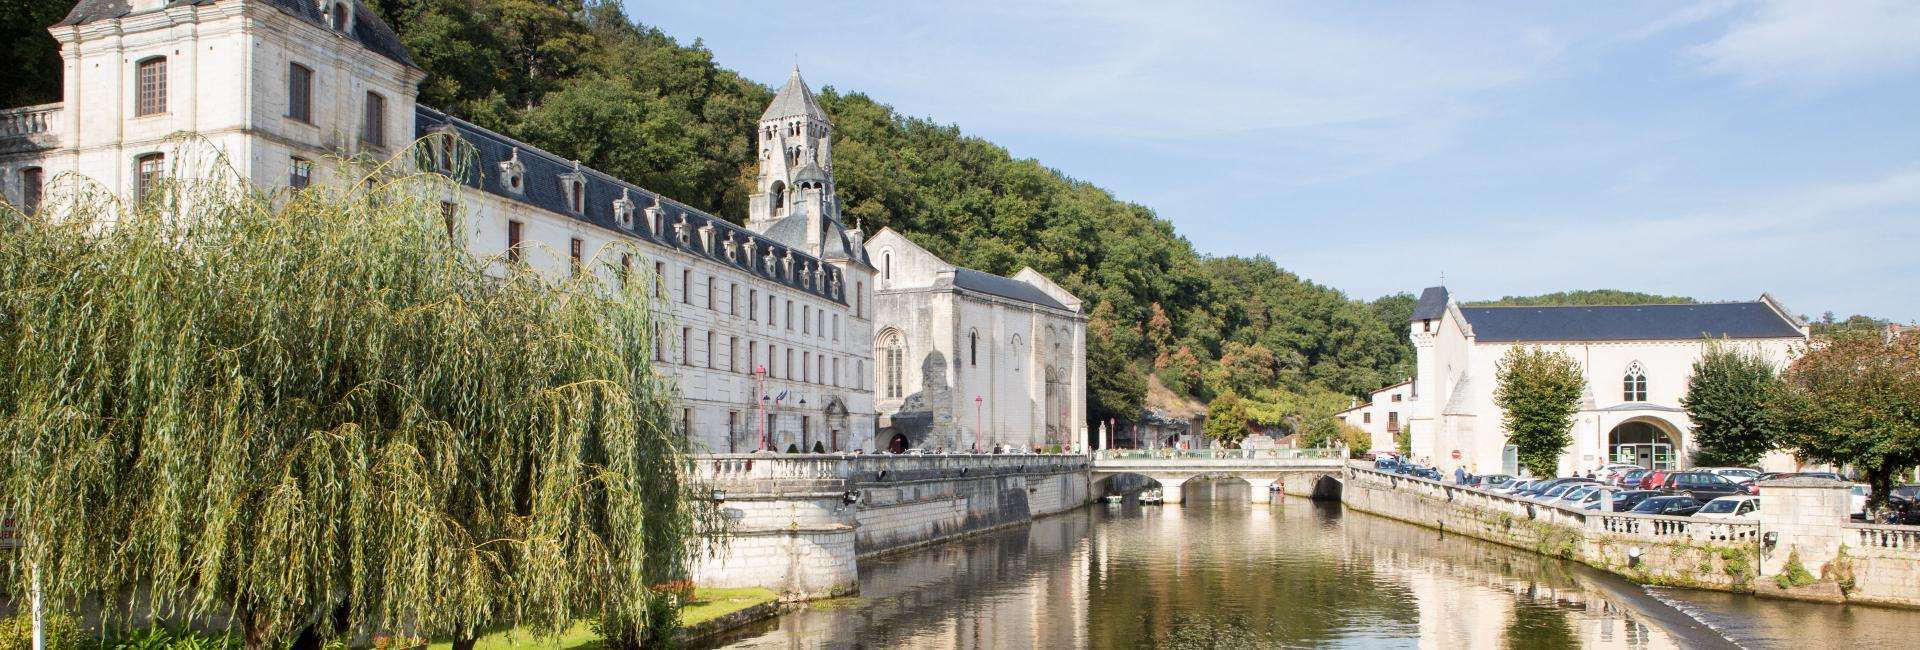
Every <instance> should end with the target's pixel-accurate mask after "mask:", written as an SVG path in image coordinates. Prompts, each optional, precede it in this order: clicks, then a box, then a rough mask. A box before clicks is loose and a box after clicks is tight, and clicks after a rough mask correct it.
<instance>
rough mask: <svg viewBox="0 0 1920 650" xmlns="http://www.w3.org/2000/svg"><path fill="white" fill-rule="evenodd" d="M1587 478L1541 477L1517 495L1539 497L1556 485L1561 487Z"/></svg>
mask: <svg viewBox="0 0 1920 650" xmlns="http://www.w3.org/2000/svg"><path fill="white" fill-rule="evenodd" d="M1585 480H1587V479H1584V478H1580V477H1577V476H1568V477H1563V478H1548V479H1540V480H1538V481H1534V482H1533V485H1530V486H1527V489H1525V490H1522V491H1521V492H1520V494H1518V495H1515V496H1519V497H1522V498H1531V497H1537V496H1540V494H1541V493H1543V492H1546V491H1547V490H1551V489H1553V488H1555V487H1559V486H1561V485H1564V484H1567V483H1571V482H1573V481H1585Z"/></svg>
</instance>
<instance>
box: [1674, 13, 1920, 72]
mask: <svg viewBox="0 0 1920 650" xmlns="http://www.w3.org/2000/svg"><path fill="white" fill-rule="evenodd" d="M1688 53H1689V55H1690V56H1691V57H1693V58H1694V59H1695V60H1696V61H1697V62H1698V63H1699V65H1700V66H1701V67H1702V68H1703V69H1705V70H1706V71H1708V72H1711V73H1713V74H1719V75H1725V76H1728V77H1732V78H1734V79H1738V80H1740V81H1742V82H1744V83H1747V84H1751V85H1783V86H1791V87H1801V88H1811V89H1817V88H1823V87H1828V86H1833V85H1838V84H1842V83H1847V82H1854V81H1859V80H1863V79H1868V78H1873V77H1878V76H1881V75H1885V74H1889V73H1894V72H1900V71H1906V70H1910V69H1913V68H1915V67H1917V66H1920V3H1915V2H1911V1H1909V0H1845V1H1835V0H1819V1H1809V0H1772V1H1769V2H1765V3H1762V4H1760V5H1759V6H1757V7H1755V8H1754V9H1753V10H1752V11H1750V12H1747V13H1746V14H1745V15H1743V16H1741V17H1739V18H1736V19H1734V20H1733V22H1732V24H1731V25H1729V26H1728V29H1727V31H1726V33H1724V34H1722V35H1721V36H1720V37H1719V38H1717V39H1715V40H1713V41H1711V42H1708V43H1704V44H1701V45H1698V46H1696V47H1694V48H1692V49H1690V50H1689V52H1688Z"/></svg>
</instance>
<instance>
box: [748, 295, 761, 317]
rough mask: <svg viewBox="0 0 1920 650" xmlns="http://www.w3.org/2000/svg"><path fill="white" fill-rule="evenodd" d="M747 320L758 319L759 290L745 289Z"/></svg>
mask: <svg viewBox="0 0 1920 650" xmlns="http://www.w3.org/2000/svg"><path fill="white" fill-rule="evenodd" d="M747 320H750V321H759V320H760V290H759V289H748V290H747Z"/></svg>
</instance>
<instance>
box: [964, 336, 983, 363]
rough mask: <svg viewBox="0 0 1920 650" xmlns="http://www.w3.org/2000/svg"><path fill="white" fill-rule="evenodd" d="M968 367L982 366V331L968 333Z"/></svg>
mask: <svg viewBox="0 0 1920 650" xmlns="http://www.w3.org/2000/svg"><path fill="white" fill-rule="evenodd" d="M967 365H970V366H977V365H980V330H974V331H971V332H967Z"/></svg>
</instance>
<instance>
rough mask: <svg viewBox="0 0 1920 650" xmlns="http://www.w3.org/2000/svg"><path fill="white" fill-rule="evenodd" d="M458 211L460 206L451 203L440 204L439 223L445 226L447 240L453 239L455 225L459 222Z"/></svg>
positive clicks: (442, 202)
mask: <svg viewBox="0 0 1920 650" xmlns="http://www.w3.org/2000/svg"><path fill="white" fill-rule="evenodd" d="M459 211H460V206H457V205H454V203H453V202H452V201H441V202H440V222H441V223H444V224H446V226H447V239H453V238H454V233H455V232H456V230H457V228H456V227H455V224H457V223H458V222H459Z"/></svg>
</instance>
